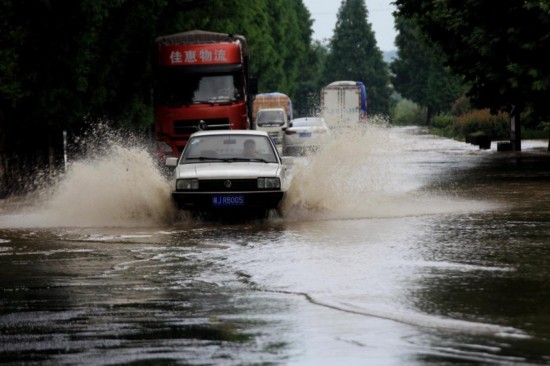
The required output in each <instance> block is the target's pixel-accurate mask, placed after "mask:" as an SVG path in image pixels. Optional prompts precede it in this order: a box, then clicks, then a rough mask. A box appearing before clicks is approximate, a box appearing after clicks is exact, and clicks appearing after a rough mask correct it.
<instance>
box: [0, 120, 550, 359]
mask: <svg viewBox="0 0 550 366" xmlns="http://www.w3.org/2000/svg"><path fill="white" fill-rule="evenodd" d="M546 145H547V141H524V142H523V148H524V151H523V152H521V153H514V152H506V153H501V152H496V151H495V150H494V149H493V150H488V151H485V150H478V149H477V147H474V146H471V145H467V144H465V143H461V142H456V141H452V140H448V139H442V138H438V137H434V136H431V135H427V134H424V133H422V131H421V130H419V129H416V128H380V129H379V128H375V127H371V128H368V129H366V130H362V131H360V132H356V133H353V134H350V135H346V136H340V137H337V138H336V139H335V140H334V142H333V143H331V144H329V145H327V146H326V147H325V148H324V149H321V150H320V151H319V152H318V153H317V154H316V155H313V156H310V157H307V158H303V159H302V158H299V159H296V161H295V164H294V166H293V167H292V174H293V176H292V183H291V187H290V189H289V193H288V196H287V198H286V200H285V206H284V209H283V211H284V216H283V217H278V216H277V215H273V217H270V218H269V219H268V220H267V221H265V222H238V223H224V222H200V221H193V220H191V219H189V218H188V217H187V216H186V215H182V214H181V213H178V212H176V211H175V210H174V209H173V206H172V205H171V202H170V194H169V193H170V184H169V182H166V181H165V179H163V178H162V176H161V175H160V174H159V173H158V172H157V171H156V168H155V167H154V164H152V162H151V160H150V157H149V156H148V154H147V153H146V152H145V150H144V149H140V148H139V147H135V146H134V147H124V146H123V145H122V146H121V145H119V144H113V148H112V149H110V150H109V149H107V150H106V151H105V152H104V154H103V155H101V156H95V157H88V158H87V159H84V160H82V161H78V162H74V164H72V166H71V169H70V171H69V172H68V173H67V175H66V176H65V177H64V178H63V179H62V180H60V182H59V183H58V184H55V185H53V186H50V187H47V188H45V189H44V190H41V191H40V192H38V193H36V194H35V195H33V196H31V197H19V198H17V199H5V200H3V201H0V274H1V276H0V284H1V292H0V360H1V363H2V364H13V365H16V364H18V365H19V364H26V365H33V364H36V365H75V364H102V365H109V364H117V365H120V364H140V363H141V364H174V365H176V364H181V365H199V364H200V365H250V364H277V365H450V364H472V363H473V364H475V363H478V364H502V365H541V364H550V186H549V182H550V155H549V154H548V153H547V152H545V148H546Z"/></svg>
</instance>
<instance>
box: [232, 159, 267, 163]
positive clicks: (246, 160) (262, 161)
mask: <svg viewBox="0 0 550 366" xmlns="http://www.w3.org/2000/svg"><path fill="white" fill-rule="evenodd" d="M223 161H227V162H232V161H244V162H251V161H253V162H261V163H269V161H267V160H265V159H262V158H228V159H223Z"/></svg>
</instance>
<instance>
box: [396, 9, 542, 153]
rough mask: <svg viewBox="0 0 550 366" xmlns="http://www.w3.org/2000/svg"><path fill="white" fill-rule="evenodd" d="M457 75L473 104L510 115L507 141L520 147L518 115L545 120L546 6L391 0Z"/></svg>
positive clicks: (401, 14) (398, 11)
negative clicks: (509, 137)
mask: <svg viewBox="0 0 550 366" xmlns="http://www.w3.org/2000/svg"><path fill="white" fill-rule="evenodd" d="M395 4H396V6H397V13H398V14H399V15H400V16H403V17H406V18H409V19H411V20H413V21H414V22H415V23H416V24H417V25H418V26H419V28H420V30H421V31H422V32H423V33H425V34H426V36H427V37H428V38H429V39H430V40H431V41H433V42H434V43H436V44H437V45H438V46H439V47H441V49H442V50H443V52H444V53H445V55H446V60H447V61H446V62H447V64H448V65H449V66H450V68H451V69H452V70H453V72H455V73H457V74H459V75H462V76H463V77H464V80H465V82H466V85H468V93H467V95H468V96H469V97H470V99H471V101H472V104H473V105H474V106H475V107H477V108H490V109H491V110H492V111H494V112H496V111H505V112H508V113H510V114H511V115H513V116H514V127H515V128H513V129H512V130H513V131H514V130H515V131H516V132H517V135H512V136H511V140H512V143H513V144H514V145H515V148H516V150H521V135H520V133H519V127H520V123H519V119H520V116H521V113H522V112H529V114H530V115H531V117H532V118H536V119H540V120H548V119H550V104H549V103H548V94H549V92H550V4H549V3H548V1H538V0H508V1H505V2H503V3H498V4H496V3H495V2H491V1H486V0H469V1H462V2H457V1H451V0H441V1H420V2H419V1H413V0H396V1H395Z"/></svg>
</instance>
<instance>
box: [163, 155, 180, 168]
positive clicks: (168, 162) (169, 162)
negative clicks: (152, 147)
mask: <svg viewBox="0 0 550 366" xmlns="http://www.w3.org/2000/svg"><path fill="white" fill-rule="evenodd" d="M164 165H166V166H169V167H175V166H178V158H173V157H170V158H166V163H164Z"/></svg>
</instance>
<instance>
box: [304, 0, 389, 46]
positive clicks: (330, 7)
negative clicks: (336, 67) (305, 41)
mask: <svg viewBox="0 0 550 366" xmlns="http://www.w3.org/2000/svg"><path fill="white" fill-rule="evenodd" d="M392 1H393V0H365V5H366V6H367V11H368V17H367V21H368V22H369V23H370V24H371V26H372V31H373V32H374V36H375V37H376V43H377V44H378V48H379V49H380V50H381V51H392V50H395V49H396V47H395V45H394V40H395V36H396V34H397V32H396V30H395V29H394V22H393V15H392V12H393V11H394V10H395V6H394V5H392V4H390V3H391V2H392ZM303 3H304V5H305V6H306V7H307V8H308V10H309V12H310V13H311V18H312V19H313V39H317V40H319V41H323V40H324V39H325V38H327V39H328V38H330V37H332V33H333V31H334V26H335V25H336V16H337V14H338V9H339V8H340V3H341V0H303Z"/></svg>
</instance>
